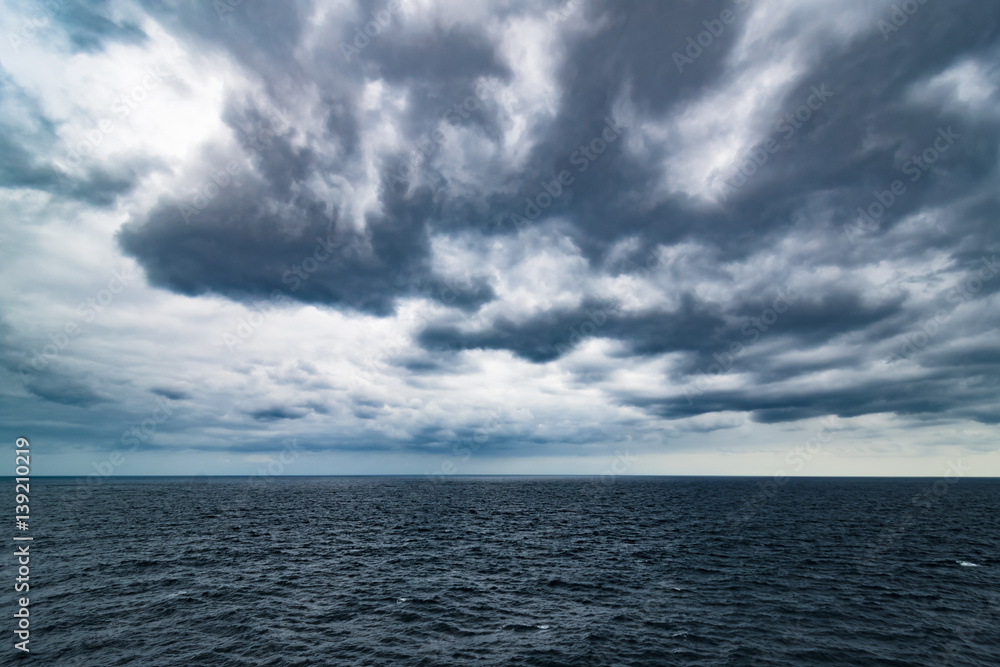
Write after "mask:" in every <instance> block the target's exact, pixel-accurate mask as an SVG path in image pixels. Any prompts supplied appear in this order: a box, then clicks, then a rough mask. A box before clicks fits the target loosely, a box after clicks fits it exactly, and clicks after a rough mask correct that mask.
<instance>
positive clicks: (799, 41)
mask: <svg viewBox="0 0 1000 667" xmlns="http://www.w3.org/2000/svg"><path fill="white" fill-rule="evenodd" d="M10 10H11V11H10V12H8V14H9V17H8V18H6V19H4V21H5V24H4V25H3V28H4V31H5V33H6V34H8V35H14V36H15V37H16V39H13V38H9V39H8V40H7V42H8V43H7V44H6V45H5V46H4V50H3V51H0V61H2V63H3V69H2V70H0V129H2V131H0V143H2V146H0V148H2V149H3V150H2V155H3V157H0V187H2V188H3V190H2V193H3V194H2V201H3V206H4V209H5V211H6V214H5V220H6V221H5V223H4V226H5V233H6V236H7V237H9V238H8V239H7V242H6V243H5V244H4V245H6V248H4V249H5V251H6V253H12V255H10V256H16V257H18V259H17V260H16V261H14V262H12V263H11V264H9V265H8V267H6V269H5V271H6V272H7V273H8V275H9V276H11V280H10V281H9V283H8V284H10V285H11V287H10V288H7V289H5V291H4V293H3V295H2V298H3V300H4V303H5V305H6V308H5V313H6V314H5V316H4V317H5V319H4V328H3V332H4V335H5V340H6V343H7V344H6V345H5V352H4V356H3V360H4V364H5V366H6V368H7V374H8V376H9V377H10V378H11V381H10V383H8V384H9V388H8V390H7V393H8V396H9V400H10V404H11V405H13V406H15V408H13V409H16V410H20V411H24V412H23V414H28V415H31V417H30V418H29V421H33V423H34V424H35V425H36V427H37V428H39V429H43V430H44V431H46V432H48V433H51V437H54V438H57V439H60V440H61V441H62V442H66V441H67V438H68V434H69V432H71V431H73V430H74V429H75V430H76V432H79V433H82V434H83V435H82V438H83V440H85V441H86V442H88V443H91V444H94V445H95V446H101V447H104V446H113V444H114V442H113V441H114V440H117V439H118V438H117V435H116V434H117V433H118V432H120V431H122V430H123V429H124V425H127V424H129V423H133V422H135V421H137V420H139V419H141V416H142V415H143V414H144V413H145V412H146V411H148V410H152V409H154V406H155V405H156V404H155V403H154V400H160V401H167V403H168V404H169V405H173V406H175V414H174V416H172V417H171V419H169V420H167V421H166V422H164V423H163V424H161V425H159V426H158V431H157V433H156V435H155V436H154V435H150V436H149V437H148V438H146V440H145V441H144V442H145V444H146V446H147V447H149V448H150V449H155V448H157V447H161V448H164V449H165V450H171V451H172V450H175V449H176V448H177V447H180V446H182V443H183V447H187V448H193V449H195V450H198V451H202V452H229V451H251V452H252V451H256V450H266V449H268V448H274V446H275V443H276V442H278V441H279V440H280V439H281V438H285V437H292V436H294V437H299V438H302V439H304V440H306V441H308V447H309V448H311V449H313V450H317V451H320V450H338V451H351V452H398V453H407V454H414V455H427V456H433V457H440V456H441V455H448V454H447V453H448V452H452V455H454V454H453V453H454V451H455V450H456V447H455V443H456V442H467V441H469V439H470V438H475V437H476V434H477V433H479V434H480V439H483V438H485V439H484V442H488V443H489V446H488V447H485V446H484V451H488V454H485V453H484V454H482V455H483V456H486V455H488V456H495V457H500V456H505V457H513V458H517V457H538V456H541V455H543V454H550V455H552V456H591V455H593V453H594V452H596V451H604V449H606V448H607V447H611V446H613V445H614V444H615V443H618V442H621V441H623V439H624V438H627V439H629V441H631V442H635V443H643V444H642V445H641V446H642V447H644V448H645V450H644V451H647V452H662V451H669V450H671V449H676V448H682V449H683V448H685V447H694V446H695V445H694V444H692V443H694V440H693V439H691V438H693V437H694V436H691V435H690V434H693V433H698V434H711V433H713V432H719V433H720V438H722V437H731V438H737V439H738V438H741V437H743V435H741V432H740V429H742V428H744V427H745V426H746V425H752V424H757V425H762V426H765V427H766V428H771V429H781V428H790V429H793V430H794V429H796V428H800V427H804V425H806V424H808V423H809V420H814V419H819V418H822V417H826V416H829V415H835V416H838V417H840V418H842V419H844V420H849V421H848V422H847V423H849V424H854V423H855V422H854V421H850V420H860V421H857V424H859V425H860V424H862V423H863V424H869V423H875V422H878V423H880V424H881V425H880V426H878V427H877V428H875V427H871V428H872V430H868V429H869V428H870V427H869V426H864V428H863V430H864V431H865V436H864V442H867V443H869V444H871V443H874V442H878V443H881V444H879V445H878V446H879V447H889V445H888V444H886V443H888V442H890V441H898V440H899V439H900V438H904V437H906V436H905V434H907V433H911V432H913V430H914V429H918V430H919V429H923V431H922V432H924V433H934V434H942V433H945V432H948V430H949V429H955V428H959V429H962V428H968V429H971V430H972V432H975V433H976V434H977V435H975V436H974V437H972V436H970V438H971V439H970V441H969V443H968V446H969V447H973V448H979V449H988V445H987V444H986V442H987V441H988V440H989V438H988V437H986V439H985V440H983V439H981V438H980V436H979V435H978V434H980V433H982V432H986V433H994V434H995V431H990V429H992V428H993V427H994V426H995V425H996V424H997V423H998V422H1000V400H998V396H1000V392H998V377H1000V374H998V363H1000V347H998V344H997V337H996V330H997V325H998V323H1000V308H998V307H997V306H998V303H1000V301H998V299H1000V297H998V296H997V292H998V290H1000V278H998V277H997V276H998V275H1000V266H998V265H997V257H996V256H997V253H998V251H1000V242H998V240H1000V237H998V232H997V226H996V219H997V213H998V195H997V193H998V192H1000V189H998V187H997V186H998V171H997V169H998V148H1000V114H998V111H997V109H998V108H1000V106H998V102H1000V68H998V66H997V63H998V62H1000V10H998V9H997V8H996V7H994V6H993V5H992V3H988V2H982V1H981V0H975V1H973V0H957V1H956V2H953V3H949V4H948V5H947V6H943V5H938V4H935V3H919V2H910V3H893V2H888V1H884V2H876V3H872V2H862V1H861V0H849V1H847V2H844V1H839V2H833V1H832V0H823V1H820V0H801V1H799V2H786V1H784V0H763V1H760V2H752V3H751V2H746V1H743V0H720V1H712V2H699V3H694V2H664V3H651V2H613V3H612V2H600V1H598V0H585V1H580V2H576V1H574V2H569V3H551V4H549V5H538V4H537V3H516V2H515V3H495V4H490V3H475V4H474V5H467V4H464V3H451V2H431V1H429V0H403V1H402V2H393V3H378V2H360V3H351V2H331V3H320V2H317V3H296V4H294V5H289V6H284V5H283V6H282V7H281V8H280V10H279V9H277V8H276V6H274V5H270V4H265V3H255V2H250V1H247V2H243V3H240V4H238V5H237V6H233V7H230V6H229V5H227V4H225V3H224V2H223V3H215V5H214V6H213V5H212V4H210V3H197V2H173V3H166V4H163V3H106V4H105V3H98V4H94V5H91V8H90V9H87V10H82V9H74V10H72V11H70V10H65V11H58V10H56V11H47V12H43V14H42V15H39V14H38V11H37V10H36V11H35V13H34V14H33V13H32V10H31V9H30V8H29V7H28V6H27V5H26V6H24V7H22V6H20V5H11V7H10ZM51 63H60V64H62V67H61V69H60V70H59V71H60V73H59V74H54V75H51V74H46V75H45V76H46V77H49V78H48V79H45V80H42V79H39V77H38V74H39V72H41V68H43V67H45V66H46V65H47V64H51ZM109 128H110V129H109ZM0 247H3V246H0ZM29 264H32V265H41V266H51V267H57V268H53V269H52V270H51V271H50V272H49V273H48V275H47V276H46V277H44V278H42V279H38V280H31V279H29V278H27V277H26V275H27V274H25V273H23V272H24V271H25V270H27V267H28V266H29ZM121 267H132V268H133V269H134V270H135V272H136V276H141V277H137V278H135V280H131V281H128V280H126V281H120V282H119V283H118V284H117V285H120V286H121V289H120V290H119V291H117V292H115V291H113V290H111V285H110V284H109V279H111V274H110V273H109V271H110V270H111V269H112V268H114V269H115V270H121ZM125 283H127V284H125ZM105 292H106V293H107V295H108V296H105V295H104V293H105ZM88 298H89V299H94V300H96V301H95V302H94V304H92V305H90V306H88V305H86V304H87V303H88V302H87V299H88ZM105 301H106V303H105ZM81 306H82V307H81ZM99 309H100V310H99ZM88 315H92V317H91V318H90V320H88V319H87V317H88ZM71 323H75V324H76V325H77V327H78V328H79V332H78V333H74V334H72V335H70V334H69V333H67V329H66V326H67V325H68V324H71ZM53 336H54V337H55V340H53ZM63 336H65V338H66V344H65V345H63V346H60V344H59V343H60V341H61V340H62V337H63ZM46 345H50V346H54V347H50V348H48V352H46V347H45V346H46ZM208 350H210V351H208ZM53 351H54V353H53ZM53 411H55V412H53ZM46 413H52V414H59V415H60V418H59V419H55V420H53V419H51V418H46V417H43V415H44V414H46ZM882 419H888V420H890V421H891V423H888V424H887V423H884V422H881V421H879V420H882ZM865 420H868V421H865ZM872 420H875V422H873V421H872ZM485 423H489V424H494V425H493V427H492V428H491V429H489V430H487V429H486V427H484V426H483V424H485ZM58 424H66V427H65V428H64V429H63V430H60V427H59V426H58ZM107 424H116V426H115V427H114V428H111V429H110V430H109V429H108V428H107ZM768 425H770V426H768ZM746 427H747V428H753V427H752V426H746ZM857 428H858V429H861V428H862V427H861V426H857ZM980 429H986V431H981V430H980ZM484 431H485V432H486V434H485V436H484V435H482V432H484ZM765 432H766V433H777V432H778V431H774V430H771V431H765ZM755 437H756V436H755ZM934 437H935V438H936V437H937V436H934ZM765 439H766V438H765ZM473 441H474V440H473ZM721 441H722V440H718V441H713V442H712V443H710V444H708V445H703V444H699V445H697V446H698V447H702V446H709V447H713V446H718V442H721ZM852 442H853V443H854V444H853V445H852V446H855V445H856V446H858V447H862V446H867V445H861V444H858V443H860V442H862V440H856V441H852ZM636 446H640V445H636ZM845 447H846V445H845ZM602 448H603V449H602ZM890 448H891V447H890ZM442 453H444V454H442Z"/></svg>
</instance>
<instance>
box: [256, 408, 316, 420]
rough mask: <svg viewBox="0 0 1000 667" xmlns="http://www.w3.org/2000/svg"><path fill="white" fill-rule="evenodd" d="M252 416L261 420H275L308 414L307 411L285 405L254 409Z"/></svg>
mask: <svg viewBox="0 0 1000 667" xmlns="http://www.w3.org/2000/svg"><path fill="white" fill-rule="evenodd" d="M249 414H250V416H251V417H253V418H254V419H258V420H261V421H275V420H279V419H302V418H303V417H305V416H306V414H307V413H306V411H304V410H299V409H295V408H288V407H284V406H275V407H271V408H262V409H260V410H253V411H251V412H250V413H249Z"/></svg>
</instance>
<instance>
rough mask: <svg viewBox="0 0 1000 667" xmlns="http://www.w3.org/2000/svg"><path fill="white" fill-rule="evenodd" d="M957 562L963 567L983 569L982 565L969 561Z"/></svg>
mask: <svg viewBox="0 0 1000 667" xmlns="http://www.w3.org/2000/svg"><path fill="white" fill-rule="evenodd" d="M955 562H956V563H958V564H959V565H961V566H962V567H982V565H978V564H976V563H970V562H969V561H967V560H956V561H955Z"/></svg>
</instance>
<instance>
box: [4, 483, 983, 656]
mask: <svg viewBox="0 0 1000 667" xmlns="http://www.w3.org/2000/svg"><path fill="white" fill-rule="evenodd" d="M4 484H7V485H8V486H9V487H11V488H9V489H8V490H9V491H10V492H11V496H10V497H13V488H12V487H13V482H12V481H10V480H5V481H4ZM31 502H32V508H31V517H32V535H33V537H34V539H33V541H32V542H31V584H30V585H31V588H30V593H29V594H28V595H30V599H31V607H30V608H31V644H30V645H31V653H30V655H27V656H26V655H23V654H21V653H20V652H18V651H16V650H14V649H13V646H12V644H13V642H14V636H13V635H12V634H11V632H10V630H11V629H13V628H14V622H13V619H12V618H11V616H10V615H8V623H9V627H8V630H7V631H6V633H7V636H8V641H9V644H10V645H8V646H7V647H6V648H4V649H3V650H2V651H0V656H2V657H0V664H4V665H8V664H11V665H13V664H29V663H32V664H37V665H58V666H60V667H69V666H73V665H88V666H91V665H100V666H102V667H107V666H111V665H139V666H143V667H145V666H158V665H177V666H178V667H192V666H196V665H211V666H213V667H225V666H228V665H276V666H277V665H379V666H382V665H412V666H414V667H416V666H427V667H430V666H434V665H519V666H520V665H523V666H525V667H527V666H532V667H577V666H591V665H593V666H598V665H600V666H609V667H610V666H618V665H621V666H625V665H630V666H631V665H636V666H638V665H643V666H647V665H993V666H996V665H1000V555H998V547H1000V521H998V518H1000V480H995V479H969V478H965V479H960V480H956V479H951V480H947V481H946V480H936V481H935V480H933V479H870V478H851V479H844V478H802V479H790V480H787V481H784V482H783V483H781V484H777V483H774V482H773V481H771V482H770V483H767V480H764V479H751V478H691V477H675V478H665V477H655V478H652V477H617V478H615V479H613V480H603V481H602V480H600V479H595V478H571V477H452V478H445V479H442V480H441V481H438V482H435V481H429V480H428V479H425V478H421V477H284V478H281V477H276V478H258V479H247V478H194V477H190V478H108V479H105V480H103V481H102V482H100V483H97V484H94V485H92V486H86V485H83V486H81V485H79V484H78V483H77V481H76V480H73V479H58V478H34V479H32V483H31ZM12 532H14V531H12ZM10 551H11V554H9V555H8V557H7V558H6V559H5V562H4V567H5V574H6V576H7V577H8V578H7V581H8V582H12V581H13V580H14V577H15V576H16V571H15V569H16V567H17V566H16V564H15V559H14V557H13V548H11V549H10ZM8 590H10V589H8ZM17 595H21V594H17ZM14 597H16V595H15V596H14ZM14 604H15V603H14V602H13V600H12V599H9V600H8V605H7V608H8V609H9V610H11V611H12V610H13V609H14V606H13V605H14ZM22 659H26V660H22Z"/></svg>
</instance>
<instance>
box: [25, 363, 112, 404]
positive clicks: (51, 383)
mask: <svg viewBox="0 0 1000 667" xmlns="http://www.w3.org/2000/svg"><path fill="white" fill-rule="evenodd" d="M25 388H26V389H27V390H28V391H30V392H31V393H32V394H34V395H35V396H38V397H39V398H42V399H44V400H46V401H52V402H53V403H61V404H63V405H70V406H75V407H80V408H89V407H92V406H94V405H97V404H98V403H105V402H109V401H110V400H111V399H110V398H109V397H108V396H105V395H102V394H100V393H98V392H97V391H95V390H94V388H93V387H91V386H90V385H88V384H85V383H83V382H81V381H80V380H77V379H75V378H73V377H70V376H67V375H62V374H60V373H56V372H53V371H50V372H48V373H42V374H39V375H37V376H35V377H34V378H32V379H31V380H29V381H28V382H27V383H26V384H25Z"/></svg>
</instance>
